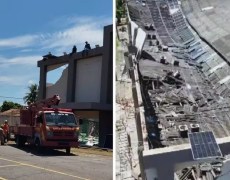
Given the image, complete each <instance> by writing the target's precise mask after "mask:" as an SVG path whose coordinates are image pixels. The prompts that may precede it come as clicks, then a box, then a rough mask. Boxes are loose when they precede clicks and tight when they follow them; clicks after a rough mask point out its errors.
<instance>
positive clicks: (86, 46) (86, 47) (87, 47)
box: [85, 41, 91, 50]
mask: <svg viewBox="0 0 230 180" xmlns="http://www.w3.org/2000/svg"><path fill="white" fill-rule="evenodd" d="M90 49H91V47H90V44H89V43H88V42H87V41H86V42H85V50H90Z"/></svg>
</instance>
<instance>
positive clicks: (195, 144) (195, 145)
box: [189, 131, 222, 160]
mask: <svg viewBox="0 0 230 180" xmlns="http://www.w3.org/2000/svg"><path fill="white" fill-rule="evenodd" d="M189 140H190V144H191V148H192V149H191V150H192V155H193V159H194V160H198V159H204V158H213V157H220V156H222V153H221V151H220V147H219V145H218V144H217V142H216V139H215V137H214V135H213V132H212V131H206V132H197V133H189Z"/></svg>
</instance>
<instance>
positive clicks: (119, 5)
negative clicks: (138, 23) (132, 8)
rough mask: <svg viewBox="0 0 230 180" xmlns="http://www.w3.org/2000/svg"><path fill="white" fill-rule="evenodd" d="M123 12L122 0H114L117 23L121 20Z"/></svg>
mask: <svg viewBox="0 0 230 180" xmlns="http://www.w3.org/2000/svg"><path fill="white" fill-rule="evenodd" d="M124 14H125V7H124V4H123V1H122V0H116V18H117V21H118V23H120V22H121V18H122V16H123V15H124Z"/></svg>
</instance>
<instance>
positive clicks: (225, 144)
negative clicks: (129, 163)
mask: <svg viewBox="0 0 230 180" xmlns="http://www.w3.org/2000/svg"><path fill="white" fill-rule="evenodd" d="M217 143H218V144H219V146H220V149H221V152H222V154H223V156H225V155H227V154H229V145H230V142H229V137H225V138H219V139H217ZM143 160H144V166H145V173H146V178H147V180H149V179H151V180H152V179H154V178H158V179H159V180H161V179H167V180H174V171H177V170H180V169H183V168H185V167H188V166H191V165H194V164H198V163H199V162H202V160H200V161H194V160H193V157H192V152H191V146H190V144H183V145H177V146H171V147H165V148H157V149H152V150H146V151H144V152H143ZM203 161H207V159H204V160H203ZM166 170H167V173H165V171H166Z"/></svg>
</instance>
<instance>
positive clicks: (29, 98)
mask: <svg viewBox="0 0 230 180" xmlns="http://www.w3.org/2000/svg"><path fill="white" fill-rule="evenodd" d="M28 89H29V92H28V93H26V95H25V97H24V98H23V100H24V102H25V103H34V102H35V101H37V98H38V85H37V84H31V85H30V86H28Z"/></svg>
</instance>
